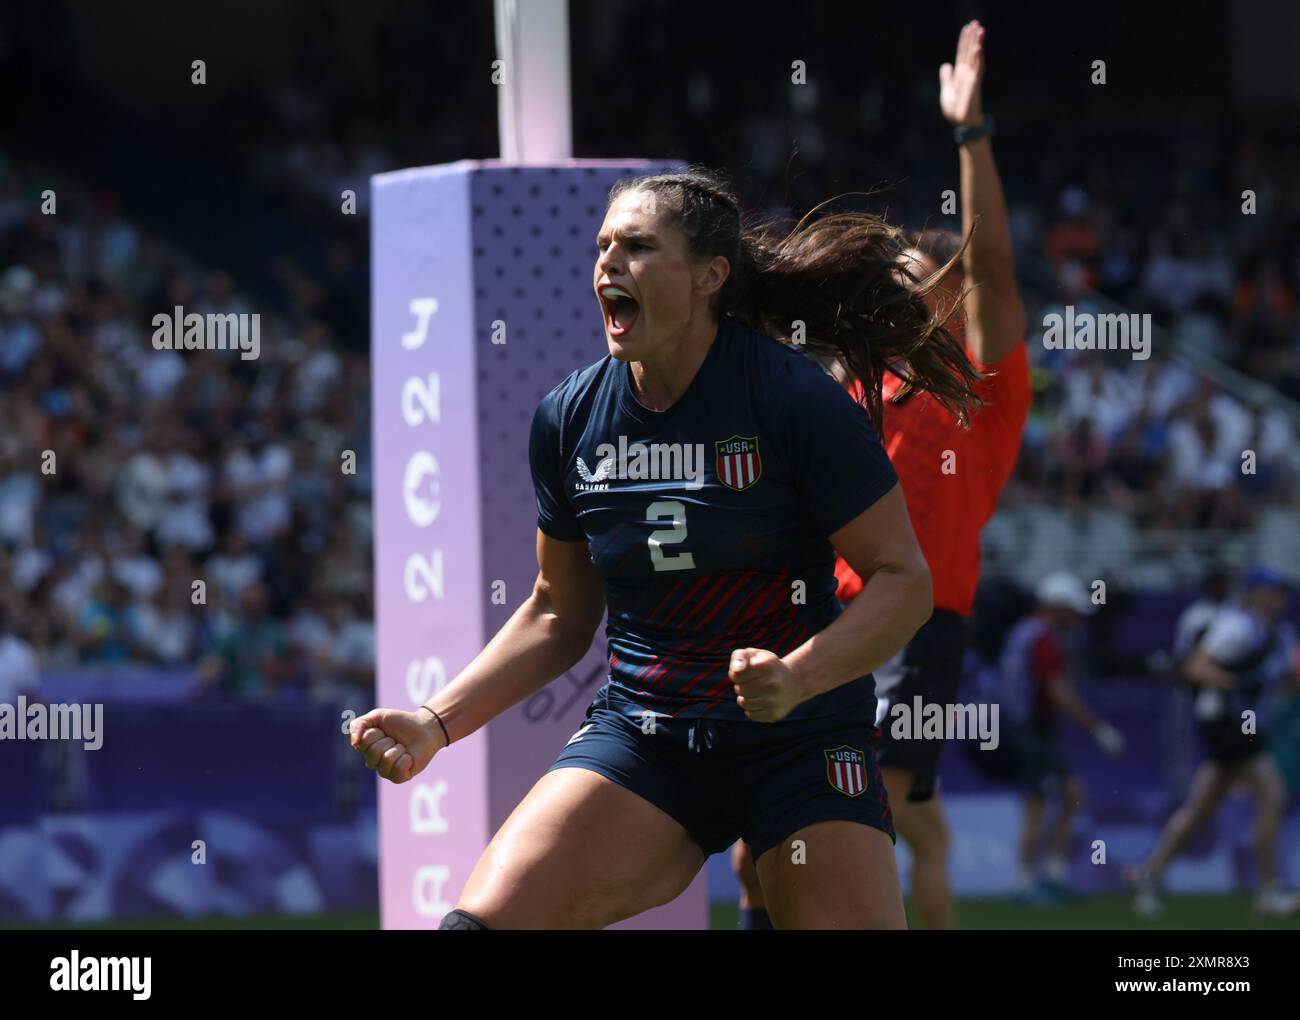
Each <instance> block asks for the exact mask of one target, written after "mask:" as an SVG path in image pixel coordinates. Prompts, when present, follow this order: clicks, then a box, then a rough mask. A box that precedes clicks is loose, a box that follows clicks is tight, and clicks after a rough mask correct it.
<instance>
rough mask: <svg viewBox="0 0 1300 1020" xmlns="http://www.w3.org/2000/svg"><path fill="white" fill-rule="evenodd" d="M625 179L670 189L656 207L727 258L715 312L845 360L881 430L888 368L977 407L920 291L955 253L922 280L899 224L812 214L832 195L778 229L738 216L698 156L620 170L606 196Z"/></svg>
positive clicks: (947, 403) (627, 185) (963, 413)
mask: <svg viewBox="0 0 1300 1020" xmlns="http://www.w3.org/2000/svg"><path fill="white" fill-rule="evenodd" d="M631 190H644V191H650V192H653V193H655V195H656V196H661V195H662V196H663V197H664V198H665V199H667V201H666V202H665V203H663V204H661V205H659V206H658V207H659V208H660V209H661V210H663V211H664V212H666V213H667V214H668V215H669V216H673V217H674V218H675V223H676V226H677V227H678V228H679V229H680V230H681V231H682V232H683V233H684V234H685V235H686V237H687V242H688V246H689V249H688V250H689V251H690V253H691V254H692V255H693V256H696V257H699V258H712V257H714V256H717V255H721V256H723V257H725V258H726V259H727V260H728V261H729V262H730V263H731V275H730V276H729V277H728V278H727V281H726V283H725V284H723V286H722V289H721V290H720V291H719V293H718V296H717V298H716V299H715V301H716V305H715V311H716V312H717V313H718V315H720V316H721V315H730V316H731V317H733V318H735V319H736V320H738V321H740V322H742V323H743V324H745V325H746V326H749V327H751V328H752V329H757V330H760V331H762V332H764V333H767V334H768V335H769V336H773V337H775V338H777V339H782V340H784V339H787V338H792V337H793V338H794V340H795V342H796V343H798V344H799V345H800V348H801V349H802V350H803V351H804V352H806V353H807V354H810V355H812V356H814V357H818V358H822V359H837V360H839V361H840V362H842V363H843V365H844V367H845V368H846V369H847V371H848V372H849V373H850V374H851V375H852V376H853V377H854V378H856V379H858V380H859V381H860V382H861V383H862V390H863V398H862V399H863V404H864V406H865V407H866V409H867V412H868V414H870V416H871V420H872V422H873V423H874V424H875V426H876V429H877V431H879V430H880V427H881V399H880V387H881V382H882V380H883V377H884V374H885V373H886V372H887V371H893V372H894V373H895V374H896V375H897V376H898V377H899V378H900V379H902V380H903V383H904V385H905V386H906V387H908V388H909V389H914V390H924V391H925V392H928V393H930V394H931V395H932V396H933V397H934V399H935V400H937V401H938V402H939V403H940V404H941V405H942V406H943V407H945V408H946V409H947V410H948V411H950V412H951V413H952V414H953V415H954V416H955V417H956V418H957V420H958V421H959V422H960V423H961V424H963V425H965V424H968V422H969V415H970V413H971V412H973V411H974V410H976V409H977V408H978V407H979V406H980V403H981V401H980V398H979V396H978V395H977V394H976V393H975V391H974V389H973V384H974V383H975V382H976V381H978V380H979V378H980V375H979V373H978V372H977V371H976V370H975V368H974V367H973V366H972V365H971V363H970V361H969V359H968V358H967V356H966V351H965V348H964V347H963V345H962V343H961V342H960V341H959V340H958V339H957V338H955V337H954V336H953V335H952V334H951V333H950V332H949V331H948V330H947V329H946V328H945V325H944V320H942V319H939V318H936V317H935V316H933V315H932V314H931V312H930V310H929V308H928V307H927V306H926V303H925V301H924V295H925V294H926V293H928V292H929V291H930V290H931V289H933V288H934V287H935V286H937V285H938V283H939V280H940V278H941V277H942V276H943V274H944V273H945V272H946V271H947V270H948V268H949V267H950V266H951V265H952V264H953V263H954V262H956V260H957V259H958V258H960V254H961V253H960V252H958V253H957V255H956V256H954V257H953V258H952V259H951V260H950V261H949V262H948V263H947V264H946V265H943V266H941V267H940V268H939V269H938V270H937V271H936V272H934V273H932V274H931V275H930V276H929V277H926V278H925V279H920V278H918V277H917V276H915V275H914V274H913V273H912V272H911V271H910V270H909V269H908V268H907V264H906V262H905V261H904V260H902V259H901V258H900V256H901V255H902V254H903V253H904V252H905V251H906V250H907V249H908V248H909V247H910V245H909V244H908V238H907V235H906V234H905V233H904V232H903V231H902V230H899V229H898V228H896V227H894V226H892V225H890V224H889V223H887V222H886V221H885V220H883V219H881V218H880V217H878V216H872V215H871V214H869V213H862V212H841V213H830V214H827V215H822V216H818V215H817V214H818V213H819V212H820V211H821V210H822V209H823V208H824V207H825V206H826V205H827V204H828V203H823V204H822V205H820V206H818V207H817V208H816V209H813V210H811V211H810V212H809V213H808V214H807V215H805V216H804V217H803V218H802V219H801V220H800V221H799V222H798V223H797V224H795V226H794V227H793V228H791V229H790V230H789V232H788V233H786V234H784V236H777V233H776V232H775V231H773V230H772V229H771V228H770V227H767V226H757V227H744V226H743V225H742V222H741V210H740V203H739V201H738V200H737V198H736V196H735V194H734V193H733V192H732V190H731V188H730V187H729V185H728V184H727V183H726V182H725V181H724V180H723V179H722V178H721V177H720V176H719V175H717V174H716V173H714V172H712V171H710V170H706V169H703V168H698V167H693V168H691V169H688V170H685V171H681V172H678V173H669V174H654V175H651V176H644V177H630V178H624V179H623V180H620V181H619V182H618V183H617V184H615V186H614V187H613V189H611V191H610V196H609V198H610V202H611V203H612V202H613V201H614V199H616V198H617V197H618V196H619V195H620V194H622V193H624V192H627V191H631ZM664 205H667V206H668V208H667V209H664Z"/></svg>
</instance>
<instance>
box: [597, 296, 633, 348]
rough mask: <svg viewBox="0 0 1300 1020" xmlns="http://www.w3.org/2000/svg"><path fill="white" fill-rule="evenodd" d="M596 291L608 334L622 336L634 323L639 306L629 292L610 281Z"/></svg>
mask: <svg viewBox="0 0 1300 1020" xmlns="http://www.w3.org/2000/svg"><path fill="white" fill-rule="evenodd" d="M597 293H598V294H599V295H600V303H601V306H602V307H603V309H604V312H605V329H607V330H608V331H609V335H610V336H623V335H624V334H625V333H627V331H628V330H630V329H631V328H632V327H633V326H634V325H635V324H636V320H637V319H638V318H639V317H640V315H641V306H640V305H639V304H637V301H636V298H634V297H633V296H632V295H631V294H629V293H628V292H627V291H625V290H624V289H623V288H622V287H616V286H614V285H613V284H612V283H607V284H605V285H604V286H603V287H601V288H600V289H599V290H598V291H597Z"/></svg>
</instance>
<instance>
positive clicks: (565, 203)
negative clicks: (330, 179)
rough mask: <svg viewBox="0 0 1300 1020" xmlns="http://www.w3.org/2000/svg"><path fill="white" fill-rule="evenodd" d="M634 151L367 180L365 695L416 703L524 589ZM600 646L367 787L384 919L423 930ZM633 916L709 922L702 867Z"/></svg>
mask: <svg viewBox="0 0 1300 1020" xmlns="http://www.w3.org/2000/svg"><path fill="white" fill-rule="evenodd" d="M667 166H669V164H652V163H647V162H644V161H586V160H574V161H570V162H567V163H565V164H564V165H562V166H554V167H526V168H525V167H507V166H503V165H501V164H499V163H495V162H472V161H463V162H460V163H455V164H451V165H447V166H439V167H425V168H420V169H413V170H403V171H399V172H396V173H390V174H380V175H378V176H376V177H375V178H373V180H372V189H373V203H372V208H373V224H372V230H373V233H372V263H371V269H372V282H373V286H372V294H373V306H372V329H373V333H372V339H371V351H372V354H371V360H372V386H373V394H374V449H375V474H374V477H375V487H374V493H375V495H374V519H375V617H376V633H377V640H378V648H379V651H378V663H377V667H378V688H379V690H378V697H379V702H380V704H384V705H391V706H401V707H405V708H414V707H416V706H417V705H419V704H421V703H422V702H423V701H425V700H427V699H428V697H429V695H430V694H432V693H433V692H434V691H435V690H437V689H438V688H439V687H440V686H442V685H443V684H444V683H446V682H447V681H448V680H450V679H452V678H453V677H455V675H456V674H457V673H458V672H459V671H460V670H461V669H463V668H464V667H465V666H466V665H467V664H468V663H469V662H470V660H472V659H473V658H474V656H475V655H477V654H478V652H479V651H480V650H481V649H482V648H483V646H484V645H485V644H486V643H487V641H488V640H489V639H490V638H491V637H492V635H493V634H495V633H496V631H497V630H498V629H499V628H500V627H501V625H502V624H503V623H505V621H506V620H507V619H508V618H509V615H510V614H511V613H512V612H513V611H514V610H515V609H516V608H517V607H518V605H519V604H520V602H521V601H523V599H524V598H525V597H526V596H527V595H528V594H529V593H530V592H531V590H532V582H533V579H534V577H535V576H536V555H535V549H534V543H535V539H536V527H537V520H536V509H535V504H534V499H533V491H532V481H531V476H530V473H529V468H528V427H529V424H530V422H531V421H532V415H533V411H534V410H535V409H536V407H537V404H538V402H539V401H540V400H541V398H542V397H543V396H544V395H545V394H546V393H547V391H549V390H550V389H551V388H552V387H553V386H555V385H556V384H557V383H558V382H559V381H560V380H561V379H563V378H564V377H565V376H566V375H568V374H569V373H570V372H571V371H573V370H574V369H575V368H580V367H583V366H586V365H589V364H591V363H592V362H594V361H597V360H598V359H599V358H601V357H602V356H604V354H605V353H606V351H607V348H606V345H605V340H604V334H603V331H602V326H601V320H600V313H599V310H598V305H597V302H596V299H595V297H594V295H593V294H592V290H591V287H592V276H591V274H592V265H593V261H594V254H593V253H594V251H595V235H596V231H597V230H598V228H599V226H600V222H601V220H602V218H603V216H604V208H605V196H606V194H607V192H608V189H609V187H610V186H611V185H612V184H613V183H614V181H615V180H617V179H618V178H619V177H621V176H626V175H628V174H633V173H642V172H646V171H652V170H657V169H663V168H666V167H667ZM604 663H605V656H604V647H603V641H601V642H598V644H597V646H596V647H594V648H593V649H592V651H591V653H590V654H589V655H588V656H587V657H586V658H585V659H584V660H583V662H582V663H580V664H579V665H578V666H577V667H576V668H575V669H574V670H572V671H571V672H570V673H568V674H566V675H565V676H564V677H561V678H559V679H558V680H556V681H555V682H554V683H553V684H551V685H550V686H549V687H547V688H546V689H545V690H543V691H540V692H538V693H537V694H536V695H534V696H533V697H531V698H529V699H527V700H525V701H524V702H523V703H521V704H520V705H517V706H515V707H514V708H513V709H511V710H510V711H509V712H507V713H505V714H504V715H503V716H501V717H500V718H499V719H497V720H496V721H494V722H493V723H491V724H490V725H489V726H487V727H486V728H485V729H484V730H482V731H480V732H479V733H476V734H474V735H472V736H470V737H467V738H464V739H462V740H458V741H457V743H456V746H455V747H454V748H452V749H450V750H449V751H448V752H447V753H444V754H441V755H439V756H438V757H437V758H436V759H435V760H434V762H433V764H432V765H431V766H430V767H429V768H428V769H427V770H426V772H425V773H424V774H422V775H421V776H419V777H418V778H417V779H415V780H413V781H412V782H410V783H405V784H402V785H401V786H394V785H392V784H389V783H384V782H381V784H380V800H379V804H380V811H379V816H380V850H381V852H380V890H381V904H382V915H383V924H384V927H386V928H431V927H436V926H437V924H438V922H439V921H440V919H441V917H442V915H443V914H444V913H446V912H447V911H448V910H450V909H451V907H452V906H453V905H454V903H455V900H456V897H457V895H458V894H459V892H460V890H461V889H462V888H463V886H464V883H465V880H466V879H467V878H468V876H469V873H470V871H471V869H472V868H473V866H474V863H475V862H476V860H477V859H478V856H479V855H480V853H481V852H482V851H483V849H484V848H485V847H486V846H487V843H488V841H489V839H490V838H491V836H492V834H493V833H494V832H495V831H496V829H497V828H498V827H499V826H500V825H501V823H502V822H504V821H505V819H506V817H507V816H508V815H509V813H510V811H511V810H513V808H514V807H515V805H517V804H518V802H519V801H520V799H521V798H522V797H523V796H524V794H525V793H527V791H528V789H529V788H530V787H531V786H532V785H533V783H534V782H536V780H537V779H538V778H539V777H540V776H541V775H542V773H543V772H544V770H545V769H546V767H547V766H548V765H549V764H550V763H551V761H553V760H554V758H555V756H556V754H558V753H559V750H560V748H562V747H563V746H564V743H565V741H566V740H567V739H568V737H569V736H570V735H571V734H572V733H573V731H574V730H576V729H577V727H578V725H579V723H580V721H581V719H582V716H583V713H584V712H585V711H586V708H587V705H588V703H589V702H590V701H591V698H592V696H593V695H594V694H595V692H596V690H598V689H599V687H600V685H601V684H602V683H603V682H604V679H605V673H606V666H605V664H604ZM629 923H630V924H634V925H636V926H639V927H674V928H691V927H705V926H706V923H707V909H706V896H705V880H704V877H703V875H701V877H700V878H699V879H697V881H696V882H695V883H694V884H693V885H692V886H691V887H690V889H688V890H687V891H686V892H685V893H683V895H682V896H681V897H679V898H678V900H677V901H675V902H674V903H673V904H669V905H668V906H666V907H662V908H660V909H658V910H655V911H650V912H649V913H647V914H645V915H643V916H642V917H640V918H638V919H636V920H635V921H633V922H629Z"/></svg>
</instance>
